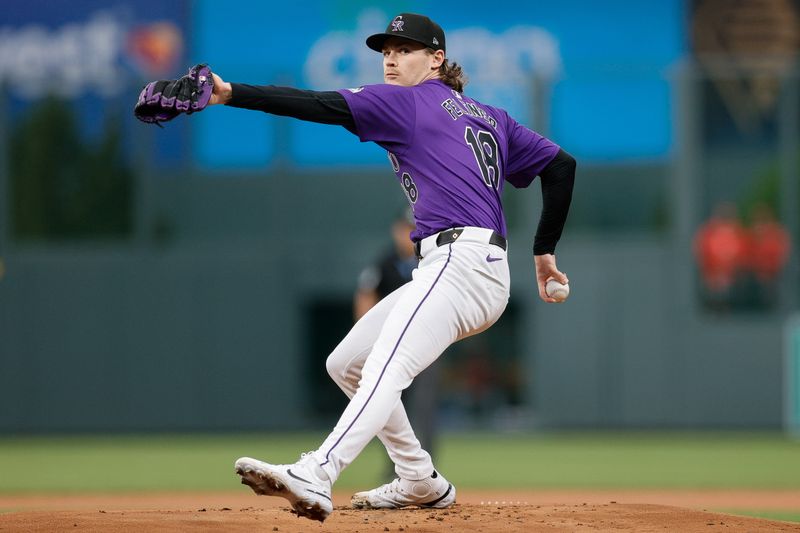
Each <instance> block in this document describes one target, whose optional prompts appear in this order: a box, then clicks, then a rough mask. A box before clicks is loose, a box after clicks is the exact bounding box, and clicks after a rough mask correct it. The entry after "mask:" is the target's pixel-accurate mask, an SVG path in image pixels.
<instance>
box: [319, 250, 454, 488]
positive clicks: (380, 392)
mask: <svg viewBox="0 0 800 533" xmlns="http://www.w3.org/2000/svg"><path fill="white" fill-rule="evenodd" d="M448 264H449V255H448V256H444V257H442V258H441V260H437V261H429V263H428V265H427V268H420V269H418V270H417V272H416V276H415V279H414V281H412V282H410V283H408V284H407V285H406V290H405V292H404V294H403V295H402V297H401V298H400V299H399V300H398V301H397V303H396V304H395V305H394V307H393V308H392V310H391V312H390V313H389V315H388V317H387V319H386V321H385V323H384V326H383V328H382V329H381V332H380V335H379V336H378V339H377V340H376V342H375V345H374V346H373V349H372V352H371V353H370V355H369V357H368V358H367V360H366V362H365V364H364V367H363V369H362V373H361V381H360V382H359V387H358V390H357V391H356V393H355V395H354V396H353V397H352V399H351V401H350V403H349V404H348V406H347V408H346V409H345V411H344V413H343V414H342V416H341V418H340V419H339V423H338V424H337V425H336V427H335V428H334V430H333V432H332V433H331V434H330V435H329V437H328V438H327V439H326V441H325V442H324V443H323V445H322V446H321V447H320V448H319V449H318V450H317V451H316V452H315V455H316V457H317V459H318V460H319V462H320V464H321V465H322V467H323V468H324V469H325V471H326V473H327V474H328V475H329V476H330V477H331V479H332V480H335V479H336V478H338V476H339V474H340V473H341V471H342V469H344V468H345V467H346V466H347V465H349V464H350V463H351V462H352V461H353V460H354V459H355V457H356V456H357V455H358V454H359V453H360V452H361V450H363V448H364V446H366V445H367V443H368V442H369V441H370V440H371V439H372V437H374V436H375V435H376V434H377V433H378V432H379V431H380V430H381V429H383V428H384V426H385V425H386V424H387V422H388V421H389V418H390V416H391V415H392V412H393V410H394V409H395V408H396V407H397V406H398V405H400V393H401V392H402V390H403V389H405V388H406V387H408V385H409V384H410V383H411V380H412V379H413V378H414V377H415V376H416V375H417V374H419V373H420V372H421V371H422V370H424V369H425V368H426V367H427V366H428V365H429V364H430V363H432V362H433V361H435V360H436V358H437V357H438V356H439V355H440V354H441V353H442V351H443V350H444V349H445V348H446V347H447V346H448V345H449V344H450V343H452V342H453V341H454V340H455V339H456V338H458V337H459V336H460V332H461V330H462V326H463V325H464V324H463V321H462V320H461V318H462V317H461V316H460V310H459V309H460V308H461V307H464V303H465V302H463V298H464V295H463V293H462V291H461V288H462V287H461V282H460V277H459V275H458V274H457V273H452V274H451V273H448V272H447V268H448ZM446 273H447V274H449V276H446V275H445V274H446ZM448 277H450V278H453V279H452V280H448ZM403 422H405V423H406V424H407V418H405V419H404V420H403ZM409 427H410V425H409ZM398 436H399V437H400V438H401V439H402V438H403V435H398ZM415 440H416V439H415ZM387 441H388V444H389V445H390V447H392V445H393V444H394V441H392V440H389V439H387ZM427 475H430V474H427Z"/></svg>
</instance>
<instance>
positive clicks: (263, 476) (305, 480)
mask: <svg viewBox="0 0 800 533" xmlns="http://www.w3.org/2000/svg"><path fill="white" fill-rule="evenodd" d="M314 466H316V465H315V463H314V459H313V458H312V457H311V455H310V454H303V455H302V456H301V458H300V460H299V461H298V462H296V463H294V464H291V465H271V464H269V463H265V462H263V461H259V460H258V459H252V458H250V457H242V458H240V459H238V460H237V461H236V473H237V474H239V475H240V476H241V477H242V483H243V484H245V485H247V486H249V487H250V488H251V489H253V492H255V493H256V494H264V495H267V496H281V497H283V498H286V499H287V500H289V503H290V504H291V505H292V509H294V512H295V513H297V516H304V517H306V518H310V519H311V520H319V521H320V522H323V521H324V520H325V519H326V518H328V515H330V514H331V512H333V500H332V499H331V482H330V481H329V480H327V479H322V478H321V477H320V476H319V475H318V474H317V473H315V470H316V469H315V468H314ZM318 468H319V467H317V469H318Z"/></svg>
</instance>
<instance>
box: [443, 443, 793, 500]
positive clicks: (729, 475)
mask: <svg viewBox="0 0 800 533" xmlns="http://www.w3.org/2000/svg"><path fill="white" fill-rule="evenodd" d="M441 451H442V454H441V460H440V461H438V464H439V466H440V467H441V469H442V470H443V471H444V472H447V473H448V476H450V477H451V478H452V479H453V481H455V482H457V483H459V485H461V486H466V487H483V488H501V487H518V488H633V489H636V488H662V489H663V488H676V489H677V488H749V489H758V488H763V489H778V488H800V442H798V441H793V440H789V439H787V438H785V437H784V436H782V435H780V434H757V433H756V434H743V433H735V434H728V433H711V434H705V433H618V434H608V433H607V434H586V433H567V434H547V435H543V436H509V437H503V438H497V437H495V436H489V435H469V436H452V437H449V438H448V439H447V440H446V441H445V442H444V443H443V446H442V450H441ZM465 465H468V467H466V466H465Z"/></svg>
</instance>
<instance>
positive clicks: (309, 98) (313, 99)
mask: <svg viewBox="0 0 800 533" xmlns="http://www.w3.org/2000/svg"><path fill="white" fill-rule="evenodd" d="M231 87H232V88H233V95H232V97H231V99H230V101H229V102H228V103H227V104H226V105H229V106H231V107H240V108H243V109H253V110H255V111H263V112H265V113H271V114H273V115H281V116H284V117H294V118H299V119H300V120H307V121H309V122H318V123H320V124H334V125H338V126H344V127H345V128H347V129H348V130H350V131H353V130H354V129H355V121H354V120H353V114H352V113H351V112H350V107H349V106H348V105H347V101H346V100H345V99H344V96H342V95H341V94H339V93H337V92H336V91H308V90H304V89H295V88H293V87H277V86H275V85H247V84H244V83H231Z"/></svg>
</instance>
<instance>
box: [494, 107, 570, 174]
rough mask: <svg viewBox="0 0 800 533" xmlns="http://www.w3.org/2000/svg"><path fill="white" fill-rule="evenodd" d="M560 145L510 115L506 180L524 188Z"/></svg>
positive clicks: (551, 157)
mask: <svg viewBox="0 0 800 533" xmlns="http://www.w3.org/2000/svg"><path fill="white" fill-rule="evenodd" d="M559 149H560V148H559V146H558V145H557V144H555V143H554V142H552V141H551V140H549V139H547V138H545V137H542V136H541V135H539V134H538V133H536V132H535V131H532V130H530V129H528V128H526V127H525V126H523V125H522V124H520V123H518V122H517V121H515V120H514V119H512V118H510V117H508V160H507V163H506V181H508V182H509V183H510V184H511V185H513V186H514V187H517V188H524V187H527V186H528V185H530V184H531V182H532V181H533V179H534V178H535V177H536V176H538V175H539V173H541V172H542V170H544V168H545V167H546V166H547V164H548V163H549V162H550V161H552V160H553V158H554V157H555V156H556V154H557V153H558V151H559Z"/></svg>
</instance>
